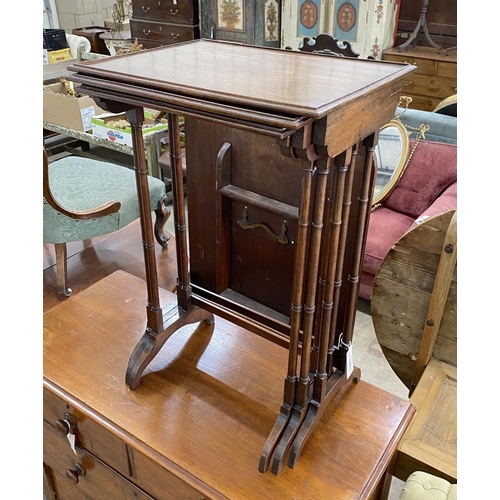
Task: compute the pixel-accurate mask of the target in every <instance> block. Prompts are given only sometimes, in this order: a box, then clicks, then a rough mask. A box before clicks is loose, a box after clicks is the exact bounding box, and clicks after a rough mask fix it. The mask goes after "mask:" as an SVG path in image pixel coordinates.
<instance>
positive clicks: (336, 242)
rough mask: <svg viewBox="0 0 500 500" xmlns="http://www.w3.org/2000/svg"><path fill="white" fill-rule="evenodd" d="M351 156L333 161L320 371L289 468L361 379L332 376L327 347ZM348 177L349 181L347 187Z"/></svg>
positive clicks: (346, 154) (357, 373)
mask: <svg viewBox="0 0 500 500" xmlns="http://www.w3.org/2000/svg"><path fill="white" fill-rule="evenodd" d="M351 153H352V152H351V150H348V151H346V152H344V153H342V154H341V155H339V156H337V157H336V158H335V160H334V164H335V175H334V182H333V187H332V200H331V203H332V207H331V210H330V213H331V220H330V225H331V230H330V233H329V240H328V248H327V249H326V251H327V254H326V255H327V261H326V262H327V263H326V274H325V280H324V286H323V295H322V303H321V309H322V318H321V325H320V328H321V331H320V332H319V339H320V340H319V352H318V362H317V370H316V373H315V375H314V385H313V397H312V400H311V404H310V405H309V408H308V411H307V415H306V417H305V420H304V423H303V424H302V426H301V428H300V430H299V432H298V433H297V437H296V439H295V441H294V442H293V445H292V449H291V451H290V459H289V462H288V465H289V466H290V467H294V466H295V465H296V463H297V462H298V459H299V457H300V454H301V452H302V449H303V447H304V445H305V442H306V441H307V439H308V437H309V436H310V434H311V433H312V431H313V428H314V427H315V426H316V425H317V423H318V421H319V419H320V418H321V415H322V414H323V412H324V410H325V408H326V407H327V406H328V403H329V402H330V401H331V399H332V398H333V396H334V394H336V393H337V392H338V391H339V390H340V389H341V388H342V387H343V386H344V385H346V384H347V383H349V382H350V381H351V380H353V379H354V380H357V379H358V378H359V377H360V375H361V373H360V371H359V369H356V370H354V371H353V373H352V374H349V375H347V374H345V373H340V372H339V373H334V374H329V372H328V365H327V361H328V343H329V337H330V336H329V331H330V325H331V323H332V320H333V317H332V314H333V309H334V304H335V292H336V291H337V292H338V289H336V288H335V286H334V283H335V277H336V276H337V266H338V263H339V255H340V254H342V253H343V250H342V249H343V247H344V246H345V244H346V237H345V231H342V227H343V226H345V225H347V220H345V221H342V215H343V205H344V200H345V199H346V197H347V196H349V197H350V195H347V194H346V188H347V189H349V188H350V186H349V179H350V176H347V172H348V170H349V169H353V168H354V165H353V162H352V158H353V156H352V154H351ZM346 177H347V179H348V182H347V183H346Z"/></svg>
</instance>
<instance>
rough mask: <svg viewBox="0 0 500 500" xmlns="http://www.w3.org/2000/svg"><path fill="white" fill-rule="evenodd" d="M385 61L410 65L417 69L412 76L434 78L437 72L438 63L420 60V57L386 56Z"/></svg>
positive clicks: (430, 60) (405, 55)
mask: <svg viewBox="0 0 500 500" xmlns="http://www.w3.org/2000/svg"><path fill="white" fill-rule="evenodd" d="M383 58H384V60H385V61H393V62H399V63H408V64H412V65H414V66H416V67H417V70H416V71H415V72H414V73H412V75H428V76H433V75H434V72H435V70H436V61H433V60H432V59H420V58H418V57H412V56H411V55H409V54H401V55H395V54H384V57H383Z"/></svg>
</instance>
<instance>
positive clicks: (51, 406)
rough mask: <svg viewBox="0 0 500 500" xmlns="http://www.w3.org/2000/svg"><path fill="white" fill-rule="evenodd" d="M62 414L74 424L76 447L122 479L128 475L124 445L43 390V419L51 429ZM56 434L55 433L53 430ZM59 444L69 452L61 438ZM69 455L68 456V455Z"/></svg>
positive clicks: (62, 416)
mask: <svg viewBox="0 0 500 500" xmlns="http://www.w3.org/2000/svg"><path fill="white" fill-rule="evenodd" d="M65 414H69V415H71V416H72V417H73V418H74V420H75V422H76V429H75V432H74V433H75V438H76V443H77V444H78V445H79V446H81V447H82V448H85V449H86V450H88V451H90V452H91V453H92V454H93V455H95V456H97V457H98V458H100V459H101V460H103V461H104V462H106V463H107V464H108V465H110V466H111V467H113V469H115V470H117V471H118V472H120V473H121V474H123V475H124V476H127V475H129V474H130V466H129V460H128V457H127V449H126V446H125V444H124V443H123V442H122V441H121V440H120V439H119V438H118V437H117V436H115V435H114V434H112V433H111V432H109V431H108V430H106V429H104V428H103V427H102V426H101V425H100V424H99V423H98V422H96V421H95V420H93V419H91V418H89V417H88V416H87V415H85V414H83V413H82V412H81V411H80V410H78V409H76V408H73V407H72V406H71V405H69V404H67V403H66V402H65V401H63V400H62V399H60V398H59V397H58V396H56V395H55V394H54V393H52V392H51V391H49V390H47V389H45V388H44V390H43V419H44V421H45V422H47V423H48V424H50V425H51V426H53V427H55V426H56V422H57V421H58V420H61V421H64V420H65ZM54 432H56V433H57V434H59V433H58V432H57V431H56V430H54ZM61 437H62V438H63V443H65V445H66V448H67V449H68V450H70V452H71V449H70V445H69V441H68V439H67V438H66V437H65V436H64V435H62V434H61ZM71 453H72V452H71Z"/></svg>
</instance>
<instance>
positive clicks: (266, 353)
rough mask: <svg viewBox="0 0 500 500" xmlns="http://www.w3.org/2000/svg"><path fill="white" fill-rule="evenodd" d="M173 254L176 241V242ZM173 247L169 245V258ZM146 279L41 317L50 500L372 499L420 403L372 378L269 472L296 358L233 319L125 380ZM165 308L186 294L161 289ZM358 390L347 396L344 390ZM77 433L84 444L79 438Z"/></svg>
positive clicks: (188, 335)
mask: <svg viewBox="0 0 500 500" xmlns="http://www.w3.org/2000/svg"><path fill="white" fill-rule="evenodd" d="M172 248H173V246H172ZM169 251H170V250H169ZM146 298H147V284H146V283H145V282H144V281H142V280H140V279H139V278H136V277H135V276H132V275H130V274H128V273H125V272H124V271H116V272H115V273H113V274H111V275H110V276H108V277H106V278H104V279H102V280H101V281H99V282H97V283H96V284H94V285H92V286H91V287H89V288H87V289H86V290H84V291H82V292H80V293H78V294H76V295H75V296H73V297H71V299H69V300H66V301H64V302H62V303H60V304H59V305H57V306H56V307H54V308H52V309H51V310H50V311H49V312H47V313H46V314H45V315H44V354H43V355H44V366H43V375H44V377H43V429H44V430H43V432H44V436H43V441H44V442H43V454H44V458H43V460H44V472H45V474H44V477H45V496H46V498H47V500H53V499H55V498H57V499H58V500H80V499H82V500H83V499H88V498H92V499H96V500H97V499H101V498H102V499H115V498H136V499H141V500H145V499H151V498H154V499H157V500H184V499H199V500H201V499H217V500H222V499H234V500H240V499H242V498H256V499H259V500H262V499H277V498H279V499H280V500H292V499H303V500H307V499H311V498H314V499H318V500H323V499H324V500H326V499H332V498H335V499H336V500H347V499H352V498H358V499H359V500H363V499H373V498H378V497H379V495H380V494H382V490H383V487H384V486H387V483H386V482H385V479H386V474H385V471H386V470H387V468H388V466H389V464H390V461H391V458H392V457H393V456H394V453H395V450H396V446H397V443H398V442H399V440H400V439H401V435H402V433H403V432H404V430H405V429H406V428H407V426H408V424H409V421H410V419H411V417H412V416H413V412H414V408H413V407H412V406H411V405H410V404H409V403H408V402H407V401H404V400H402V399H400V398H399V397H397V396H394V395H392V394H389V393H387V392H385V391H383V390H381V389H378V388H376V387H374V386H372V385H370V384H368V383H366V382H364V381H362V380H361V381H360V382H359V383H358V384H357V385H356V386H355V387H353V388H352V389H349V388H348V387H346V388H345V390H344V392H345V394H342V393H340V394H338V396H337V397H336V400H335V403H334V404H332V405H331V406H330V407H329V408H328V409H327V410H326V411H325V413H324V415H323V418H322V419H321V422H320V424H319V425H318V427H317V429H316V431H315V433H313V435H312V436H311V439H310V440H309V441H308V443H307V445H306V447H305V449H304V452H303V456H302V458H301V460H300V462H299V464H298V465H297V467H296V468H295V469H293V470H292V469H290V468H288V467H287V468H285V469H284V470H283V471H282V473H281V474H280V475H279V476H274V475H272V474H261V473H260V472H259V471H258V469H257V464H258V461H259V454H260V451H261V449H262V446H263V444H264V442H265V440H266V438H267V434H268V432H269V430H270V429H271V427H272V426H273V422H274V419H275V412H276V407H277V406H278V405H279V404H280V401H281V397H282V384H281V379H282V377H283V375H284V371H285V365H286V359H287V351H286V349H283V348H281V347H280V346H278V345H275V344H273V343H270V342H268V341H266V340H265V339H263V338H261V337H258V336H255V335H254V334H252V333H251V332H250V331H248V330H245V329H243V328H240V327H237V326H235V325H234V324H232V323H230V322H228V321H225V320H224V319H222V318H219V317H218V318H217V319H216V328H214V327H213V326H207V325H206V324H204V323H201V324H200V325H190V326H187V327H186V328H184V329H182V330H179V331H178V332H177V333H176V334H175V335H173V336H172V338H171V340H170V342H171V348H170V349H168V350H167V349H164V350H162V351H161V353H160V354H159V355H158V356H157V357H156V358H155V359H154V360H153V362H152V363H151V364H150V365H149V366H148V368H147V369H146V371H145V373H144V377H143V381H142V383H141V386H140V387H139V388H138V389H137V390H135V391H132V390H130V388H129V387H128V386H127V385H126V384H125V371H126V367H127V363H126V361H127V358H128V356H129V353H130V351H131V350H132V349H133V347H134V345H135V343H136V341H137V339H138V336H139V335H138V334H139V332H140V331H141V329H143V328H144V327H145V318H144V312H143V311H144V303H145V301H146ZM160 298H161V304H162V305H163V306H164V307H168V305H169V304H171V303H172V302H174V304H175V301H176V298H175V295H174V294H172V293H171V292H168V291H166V290H164V289H160ZM346 389H347V390H346ZM73 437H74V450H75V451H73V450H72V443H73V441H72V439H73Z"/></svg>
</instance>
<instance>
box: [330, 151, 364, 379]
mask: <svg viewBox="0 0 500 500" xmlns="http://www.w3.org/2000/svg"><path fill="white" fill-rule="evenodd" d="M357 153H358V149H357V147H354V148H353V151H352V155H353V157H352V162H351V165H352V166H351V168H349V170H348V172H347V178H346V186H345V189H344V204H343V208H342V220H343V221H346V222H347V221H348V220H349V215H350V212H351V196H352V185H353V181H354V171H355V165H356V158H357ZM347 228H348V224H347V223H346V224H342V227H341V229H340V242H341V243H340V245H339V252H338V256H337V269H336V272H335V283H334V293H333V308H332V320H331V323H330V335H329V337H330V338H329V342H328V360H327V368H326V371H327V373H332V370H334V369H335V368H334V366H333V353H334V352H335V349H338V346H339V343H340V340H341V339H340V332H339V329H338V327H337V323H338V319H339V303H340V294H341V292H342V276H343V273H344V260H345V249H346V241H347Z"/></svg>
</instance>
